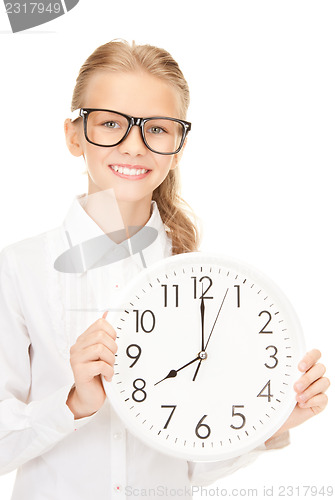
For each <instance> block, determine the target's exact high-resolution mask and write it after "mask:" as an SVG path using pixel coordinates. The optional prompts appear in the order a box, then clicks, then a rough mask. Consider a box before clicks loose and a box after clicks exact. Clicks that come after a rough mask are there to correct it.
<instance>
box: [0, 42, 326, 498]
mask: <svg viewBox="0 0 335 500" xmlns="http://www.w3.org/2000/svg"><path fill="white" fill-rule="evenodd" d="M188 104H189V90H188V86H187V83H186V81H185V79H184V76H183V74H182V72H181V71H180V69H179V66H178V65H177V63H176V62H175V61H174V60H173V59H172V57H171V56H170V54H169V53H167V52H166V51H165V50H162V49H158V48H156V47H152V46H149V45H144V46H137V45H135V44H134V43H133V45H132V46H130V45H129V44H128V43H126V42H123V41H112V42H110V43H107V44H105V45H103V46H101V47H99V48H98V49H97V50H96V51H95V52H94V53H93V54H92V55H91V56H90V57H89V58H88V59H87V61H86V62H85V63H84V65H83V66H82V68H81V70H80V73H79V76H78V78H77V83H76V86H75V89H74V93H73V100H72V111H73V112H74V114H73V117H72V119H67V120H66V121H65V135H66V142H67V146H68V148H69V150H70V152H71V153H72V154H73V155H75V156H83V158H84V160H85V162H86V166H87V175H88V190H87V193H86V194H82V195H80V196H77V197H76V198H75V199H74V201H73V204H72V205H71V207H70V210H69V212H68V214H67V215H66V217H65V220H64V222H63V224H62V226H61V227H59V228H56V229H53V230H51V231H48V232H46V233H43V234H41V235H38V236H35V237H33V238H29V239H26V240H23V241H21V242H18V243H15V244H12V245H10V246H8V247H6V248H4V249H3V250H2V252H1V258H0V278H1V282H0V309H1V314H0V325H1V332H2V333H1V340H0V342H1V350H0V375H1V377H0V381H1V382H0V384H1V386H0V401H1V403H0V409H1V411H0V421H1V433H0V438H1V448H0V449H1V452H0V470H1V472H2V473H6V472H9V471H11V470H14V469H16V468H18V473H17V478H16V483H15V487H14V492H13V496H12V499H13V500H22V499H26V498H27V497H28V498H29V499H30V500H39V499H41V500H42V499H43V500H45V499H46V498H48V499H54V500H56V499H57V500H59V499H61V498H62V499H64V498H66V499H67V498H68V499H71V500H76V499H78V500H79V499H80V500H86V499H87V500H91V499H92V498H99V499H100V500H104V499H106V500H107V499H109V500H110V499H114V498H115V499H118V498H125V497H127V496H139V495H141V496H142V497H156V496H157V497H158V496H160V497H161V496H165V497H166V498H169V497H172V496H175V495H176V491H178V496H179V497H180V498H190V492H191V490H190V485H191V484H195V485H204V484H209V483H211V482H213V481H215V480H216V479H218V478H220V477H223V476H224V475H226V474H228V473H231V472H233V471H235V470H236V469H237V468H239V467H241V466H243V465H245V464H247V463H250V462H251V461H252V460H253V459H254V458H255V457H257V455H259V454H260V453H262V452H266V450H269V449H271V448H278V447H282V446H285V445H286V444H288V430H289V429H290V428H291V427H294V426H296V425H298V424H300V423H302V422H303V421H305V420H307V419H308V418H309V417H311V416H312V415H314V414H316V413H319V412H320V411H322V410H323V409H324V408H325V406H326V404H327V398H326V395H325V394H324V392H325V391H326V389H327V388H328V386H329V381H328V379H327V378H325V377H324V376H323V375H324V373H325V368H324V366H323V365H322V364H319V363H317V361H318V360H319V358H320V352H319V351H317V350H313V351H311V352H309V353H307V354H306V355H305V357H304V358H303V359H302V361H301V362H300V364H299V369H300V371H301V372H303V374H302V376H301V378H300V379H299V380H298V381H297V382H296V384H295V390H296V392H297V406H296V408H295V409H294V411H293V412H292V414H291V416H290V417H289V419H288V420H287V422H286V423H285V425H284V426H283V427H282V428H281V429H280V430H279V431H278V432H277V433H276V434H275V435H274V436H273V437H272V438H271V439H269V440H268V441H267V442H266V443H265V444H264V445H263V446H260V447H258V448H257V449H256V450H254V451H253V452H251V453H248V454H246V455H244V456H241V457H238V458H235V459H231V460H227V461H224V462H218V463H215V464H195V463H188V462H186V461H183V460H180V459H173V458H171V457H168V456H165V455H162V454H159V453H157V452H156V451H154V450H152V449H150V448H148V447H146V446H145V445H144V444H143V443H142V442H140V441H138V440H137V439H136V437H135V436H132V435H131V434H129V433H127V432H126V430H125V428H124V426H123V424H122V422H121V421H120V420H119V419H118V417H117V416H116V414H115V413H114V411H113V408H112V407H111V405H110V404H109V402H108V400H106V395H105V392H104V388H103V384H102V380H101V376H102V377H105V379H106V380H111V378H112V376H113V372H114V369H113V366H114V361H115V353H116V351H117V345H116V342H115V338H116V334H115V331H114V328H113V326H112V324H111V323H110V322H109V321H107V319H106V316H107V309H109V307H110V306H111V304H113V303H115V301H116V300H117V296H118V294H119V292H120V290H122V288H123V286H124V285H125V284H126V283H127V282H128V281H129V280H130V279H131V278H132V277H133V276H135V275H136V274H137V273H138V271H139V270H140V269H141V268H143V264H144V265H147V266H148V265H150V264H152V263H153V262H155V261H157V260H159V259H162V258H165V257H167V256H168V255H171V254H176V253H182V252H189V251H194V250H197V249H198V247H199V233H198V230H197V227H196V224H195V222H194V221H192V220H191V218H190V217H189V216H188V215H187V213H186V208H185V204H184V202H183V201H182V199H181V198H180V195H179V186H178V169H179V166H178V165H179V162H180V159H181V155H182V151H183V148H184V147H185V143H186V138H187V134H188V133H189V131H190V127H191V125H190V123H189V122H187V121H186V112H187V108H188ZM157 116H158V117H161V118H160V119H159V120H150V119H148V120H147V119H146V118H150V117H157ZM138 117H140V118H138ZM145 227H151V228H154V229H156V231H157V237H156V239H155V240H154V241H151V242H150V243H151V244H147V243H148V242H146V241H144V243H143V251H142V255H139V253H136V254H132V252H131V245H128V243H129V242H131V237H132V235H133V234H134V232H139V231H143V229H144V228H145ZM131 231H132V233H131V234H130V232H131ZM101 236H105V237H107V238H108V239H109V241H110V242H111V245H113V246H112V247H111V248H112V250H111V251H110V252H108V257H109V258H110V260H109V261H107V262H106V260H105V261H104V263H103V264H101V265H100V266H99V265H96V262H97V261H99V259H102V261H101V262H103V258H105V257H106V255H102V254H103V251H101V248H100V245H99V248H96V247H95V248H94V252H93V253H94V255H93V260H92V253H90V251H91V252H92V248H91V247H90V251H89V249H88V246H87V245H86V243H87V242H88V241H93V240H95V239H96V241H98V238H99V237H101ZM69 246H70V248H69ZM78 249H79V250H78ZM77 250H78V253H75V252H77ZM113 252H114V253H113ZM100 254H101V255H100ZM64 255H65V257H66V258H65V260H63V261H62V260H61V257H62V256H63V257H64ZM111 255H112V257H111ZM73 256H74V257H73ZM59 259H60V260H59ZM79 262H80V265H79ZM89 262H94V264H95V265H89V264H88V263H89ZM27 290H29V293H26V291H27ZM97 311H106V312H105V313H104V314H103V316H102V317H99V314H98V312H97ZM100 316H101V314H100ZM17 360H18V361H19V362H18V363H17Z"/></svg>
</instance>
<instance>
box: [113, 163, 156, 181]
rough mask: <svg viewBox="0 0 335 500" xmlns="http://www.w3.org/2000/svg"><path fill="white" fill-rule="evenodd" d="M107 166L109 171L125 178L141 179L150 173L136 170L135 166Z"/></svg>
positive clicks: (142, 169)
mask: <svg viewBox="0 0 335 500" xmlns="http://www.w3.org/2000/svg"><path fill="white" fill-rule="evenodd" d="M108 166H109V168H110V169H111V170H113V172H115V173H116V174H119V175H121V176H122V177H123V176H125V177H134V178H139V177H143V176H144V175H146V174H147V173H148V172H150V170H148V169H146V168H136V166H135V167H131V168H129V167H125V166H121V165H108Z"/></svg>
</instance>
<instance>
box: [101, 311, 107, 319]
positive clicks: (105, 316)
mask: <svg viewBox="0 0 335 500" xmlns="http://www.w3.org/2000/svg"><path fill="white" fill-rule="evenodd" d="M107 314H108V311H105V312H104V313H103V315H102V317H103V319H106V318H107Z"/></svg>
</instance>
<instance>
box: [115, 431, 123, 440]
mask: <svg viewBox="0 0 335 500" xmlns="http://www.w3.org/2000/svg"><path fill="white" fill-rule="evenodd" d="M121 438H122V434H121V432H116V433H115V434H114V439H121Z"/></svg>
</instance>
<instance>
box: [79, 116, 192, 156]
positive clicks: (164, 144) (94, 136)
mask: <svg viewBox="0 0 335 500" xmlns="http://www.w3.org/2000/svg"><path fill="white" fill-rule="evenodd" d="M80 117H82V118H83V121H84V133H85V138H86V140H87V141H88V142H90V143H91V144H94V145H95V146H101V147H104V148H110V147H113V146H117V145H118V144H120V143H121V142H122V141H123V140H124V139H125V138H126V137H127V135H128V134H129V132H130V130H131V128H132V127H133V126H134V125H137V126H138V127H140V129H141V135H142V139H143V142H144V144H145V145H146V147H147V148H148V149H150V151H152V152H153V153H158V154H161V155H173V154H176V153H178V152H179V151H180V150H181V148H182V147H183V144H184V141H185V139H186V136H187V134H188V133H189V131H190V130H191V123H190V122H187V121H185V120H179V119H178V118H170V117H167V116H150V117H148V118H136V117H134V116H129V115H126V114H124V113H120V112H119V111H113V110H111V109H97V108H80V109H76V110H75V111H73V112H72V114H71V121H75V120H77V119H78V118H80Z"/></svg>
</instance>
